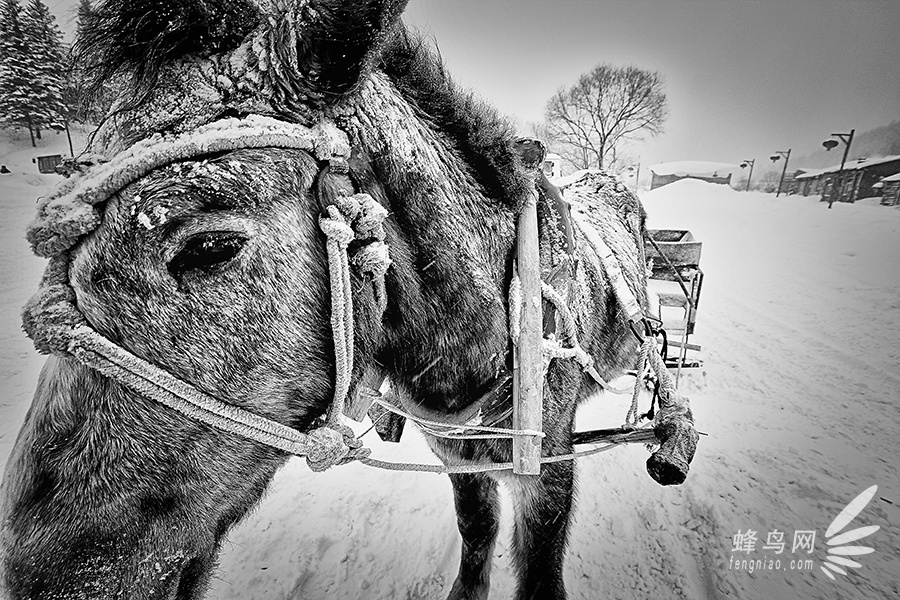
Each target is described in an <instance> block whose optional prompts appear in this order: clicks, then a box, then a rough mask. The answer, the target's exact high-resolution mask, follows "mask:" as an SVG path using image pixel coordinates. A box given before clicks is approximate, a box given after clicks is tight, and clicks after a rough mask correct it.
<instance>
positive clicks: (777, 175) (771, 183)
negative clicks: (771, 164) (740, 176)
mask: <svg viewBox="0 0 900 600" xmlns="http://www.w3.org/2000/svg"><path fill="white" fill-rule="evenodd" d="M779 181H781V171H778V170H773V171H766V172H765V173H763V174H762V176H761V177H760V178H759V181H758V182H757V183H756V184H755V185H753V186H752V187H753V189H755V190H758V191H760V192H765V193H767V194H774V193H775V192H776V191H777V190H778V182H779Z"/></svg>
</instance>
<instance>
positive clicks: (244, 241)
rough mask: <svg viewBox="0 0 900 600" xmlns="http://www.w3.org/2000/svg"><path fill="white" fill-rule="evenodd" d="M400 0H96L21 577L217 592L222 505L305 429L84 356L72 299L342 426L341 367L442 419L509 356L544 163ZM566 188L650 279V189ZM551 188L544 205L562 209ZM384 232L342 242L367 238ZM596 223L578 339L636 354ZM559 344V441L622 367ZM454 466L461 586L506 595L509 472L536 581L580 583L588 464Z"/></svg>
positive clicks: (99, 586) (228, 514)
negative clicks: (87, 135) (189, 400)
mask: <svg viewBox="0 0 900 600" xmlns="http://www.w3.org/2000/svg"><path fill="white" fill-rule="evenodd" d="M404 4H405V2H404V1H401V0H352V1H344V2H339V1H336V0H272V1H271V2H268V1H261V0H229V2H208V1H207V0H187V1H182V0H179V1H177V2H175V1H174V0H150V1H145V2H132V1H128V0H115V1H108V2H106V3H104V4H102V5H101V6H100V7H98V9H97V13H96V17H95V18H94V21H93V24H92V26H91V27H90V28H89V31H88V32H87V34H86V37H85V38H83V39H80V40H79V41H78V47H79V48H80V50H81V52H82V55H83V56H84V57H86V59H85V60H86V61H88V62H89V63H90V64H91V65H93V67H92V69H93V72H94V73H95V74H96V77H97V81H98V82H100V84H102V85H106V86H113V85H114V86H118V87H116V88H115V89H116V92H115V96H116V97H117V101H116V103H115V104H114V106H113V108H112V109H111V111H110V113H109V114H108V115H107V117H106V119H105V120H104V122H103V124H102V125H101V127H100V128H99V130H98V131H97V133H96V136H95V138H94V140H93V141H92V146H91V149H92V152H93V155H92V156H93V157H94V161H95V163H96V164H95V165H94V166H92V167H90V168H88V169H87V170H86V171H85V173H84V174H83V175H82V176H78V175H76V176H75V177H73V182H69V183H66V184H64V185H63V187H62V189H61V190H60V191H59V192H58V193H56V194H55V195H54V196H52V197H51V198H49V199H44V200H43V201H42V205H41V209H40V214H39V217H38V219H37V220H36V221H35V224H34V225H33V226H32V229H31V230H30V232H29V239H30V241H31V242H32V245H33V246H34V247H35V248H36V250H37V251H38V252H39V253H41V254H42V255H45V256H50V257H53V258H52V259H51V262H50V265H49V267H48V271H47V274H46V275H45V281H44V283H45V284H46V285H44V286H43V287H42V291H39V294H38V295H37V296H36V299H35V300H34V301H33V302H32V303H30V305H29V306H28V307H26V311H25V327H26V330H28V332H29V334H30V335H31V336H32V337H33V338H34V339H35V343H36V345H37V346H38V348H39V349H40V350H41V351H43V352H48V353H52V355H51V356H50V357H49V358H48V359H47V362H46V363H45V366H44V368H43V370H42V372H41V375H40V378H39V381H38V385H37V390H36V392H35V396H34V399H33V403H32V406H31V409H30V411H29V413H28V415H27V417H26V420H25V423H24V425H23V427H22V429H21V431H20V433H19V436H18V438H17V440H16V443H15V447H14V450H13V453H12V455H11V457H10V460H9V463H8V466H7V469H6V472H5V474H4V479H3V483H2V491H0V500H2V515H0V516H2V532H0V574H2V578H0V579H2V583H0V589H2V591H3V592H4V593H5V594H6V597H9V598H11V599H24V598H33V599H39V598H45V599H49V598H83V597H90V598H132V599H148V600H149V599H163V598H165V599H169V598H178V599H189V598H200V597H202V595H203V594H204V591H205V589H206V587H207V584H208V581H209V578H210V574H211V572H212V570H213V568H214V566H215V563H216V557H217V554H218V551H219V548H220V546H221V544H222V542H223V540H224V539H225V537H226V534H227V532H228V531H229V529H230V528H231V527H232V526H233V525H234V524H235V523H237V522H238V521H239V520H240V519H241V518H242V517H243V516H244V515H245V514H247V512H248V511H249V510H251V509H252V508H253V507H254V506H255V505H256V504H257V502H258V501H259V499H260V498H261V496H262V495H263V493H264V491H265V489H266V486H267V484H268V483H269V481H270V480H271V479H272V477H273V475H274V474H275V472H276V471H277V470H278V469H279V467H281V466H282V465H283V464H284V463H285V462H286V461H287V460H288V458H289V456H290V452H289V451H286V450H285V449H280V448H275V447H272V446H270V445H265V444H263V443H260V442H259V441H257V440H255V439H250V438H249V437H247V436H244V435H240V434H239V433H237V432H233V431H228V432H225V431H222V430H220V429H218V428H216V427H213V426H210V425H209V424H208V423H206V422H202V421H198V420H196V419H193V418H191V417H189V416H187V415H186V414H184V412H179V411H177V410H172V409H171V408H170V407H167V406H164V405H162V404H160V403H159V402H156V401H155V400H154V399H153V398H152V397H151V396H152V395H153V394H150V393H142V392H141V391H140V390H139V389H135V388H134V387H133V386H129V385H125V384H123V383H122V381H121V380H120V379H116V378H115V377H113V376H111V374H110V373H111V372H110V371H103V369H99V370H98V369H97V368H91V367H90V366H86V365H85V364H84V361H83V360H76V358H77V357H76V356H75V354H76V353H75V352H74V351H73V346H71V345H67V344H69V343H70V340H69V341H66V340H63V341H60V340H59V339H57V337H56V334H55V333H52V334H47V333H46V331H43V333H42V329H41V327H42V326H43V325H42V324H41V323H40V321H41V320H42V319H43V320H47V319H51V320H52V318H54V317H53V315H54V314H55V313H54V312H53V309H52V307H53V306H60V305H59V304H54V302H62V303H64V304H65V306H67V307H77V318H76V320H77V323H78V324H79V326H84V327H89V328H90V330H91V331H92V332H95V333H96V334H97V335H98V336H100V337H101V338H102V339H104V340H108V341H109V342H110V343H111V344H113V345H115V347H116V348H121V349H124V350H123V352H127V353H128V355H129V356H133V357H137V358H135V359H134V360H140V361H143V362H144V363H147V364H152V365H155V367H157V368H158V369H160V370H162V371H165V372H166V373H168V374H170V375H171V376H173V377H174V378H177V380H178V381H183V382H188V383H189V384H190V386H192V388H191V389H196V390H198V392H197V394H200V395H203V396H204V397H214V398H215V399H217V400H218V401H220V402H221V403H222V405H223V406H227V407H232V408H233V409H234V410H238V411H247V412H248V413H252V414H254V415H258V416H260V417H261V418H264V419H267V420H268V422H275V423H277V424H279V425H281V426H286V427H288V428H290V429H291V430H294V431H298V432H311V431H314V430H317V427H321V424H322V417H323V415H327V414H329V410H330V409H329V407H330V406H331V405H332V403H333V401H334V397H335V396H336V395H337V394H336V387H338V385H339V384H338V380H340V379H341V376H340V372H341V371H342V366H341V365H343V366H344V367H346V370H347V373H346V379H347V381H346V382H345V383H344V384H341V385H345V386H348V387H349V390H350V395H351V396H352V394H353V391H354V390H356V389H357V388H359V387H360V385H361V384H360V382H361V381H363V380H364V379H365V378H366V377H367V374H368V373H372V372H376V373H381V374H383V375H386V376H387V377H388V378H389V380H390V382H391V386H392V387H393V388H396V389H397V390H398V391H399V393H400V394H402V396H403V397H404V398H407V399H408V401H407V404H408V405H409V406H414V407H418V408H419V409H421V410H422V411H423V412H427V414H429V415H438V416H445V417H447V418H448V419H451V418H452V417H453V416H454V415H459V414H461V413H465V412H466V411H467V410H468V409H469V408H470V407H471V406H472V405H473V403H475V402H476V401H477V400H478V399H479V398H482V397H483V396H484V395H485V394H486V393H487V391H489V390H491V389H495V388H496V387H497V382H498V373H504V372H507V371H508V369H509V368H510V362H511V358H510V356H511V342H510V330H509V324H508V319H509V316H508V315H509V308H510V307H509V304H510V301H509V288H510V285H511V281H512V279H513V269H512V267H511V264H512V260H513V258H514V256H515V246H516V218H517V215H518V214H519V212H520V210H521V208H522V203H523V201H522V199H523V198H525V197H527V195H528V194H529V193H530V190H532V189H534V184H533V178H531V176H530V175H529V172H528V170H527V169H526V165H525V164H524V161H523V158H522V156H521V153H520V152H519V151H518V150H517V147H516V143H515V140H516V136H515V132H514V130H513V128H512V126H511V125H510V124H509V123H508V121H506V120H505V119H504V118H502V117H501V116H499V115H498V113H497V112H496V111H495V110H493V109H492V108H490V107H488V106H487V105H486V104H484V103H483V102H482V101H480V100H479V99H477V98H476V97H475V96H474V95H473V94H472V93H471V92H467V91H465V90H462V89H460V88H459V87H458V86H457V85H456V84H454V82H453V81H452V79H451V78H450V77H449V75H448V74H447V73H446V72H445V70H444V67H443V65H442V62H441V60H440V59H439V57H438V56H437V54H436V53H435V51H434V50H432V49H431V47H430V45H429V44H428V43H426V42H425V41H423V39H422V38H421V37H420V36H419V35H417V34H416V33H414V32H412V31H410V30H408V29H407V28H406V27H405V26H404V25H403V23H402V21H401V18H400V16H401V13H402V11H403V8H404ZM242 128H243V129H242ZM233 132H238V133H236V134H234V135H232V134H233ZM172 140H174V142H173V141H172ZM210 140H214V143H213V142H210ZM247 140H251V142H252V143H251V142H248V141H247ZM297 140H300V141H297ZM178 144H181V145H180V146H179V145H178ZM176 147H177V148H179V149H178V150H177V151H176V150H173V148H176ZM185 148H188V150H185ZM123 156H125V158H121V157H123ZM107 161H108V162H107ZM128 161H131V162H128ZM111 165H113V166H111ZM114 167H115V168H114ZM91 173H93V174H94V175H91ZM92 177H93V178H92ZM98 181H99V183H97V182H98ZM85 182H87V183H85ZM79 186H81V187H79ZM92 186H93V187H92ZM539 187H541V189H543V190H544V191H543V192H542V194H543V195H544V196H549V195H553V194H555V193H556V192H554V190H553V189H552V186H549V184H547V183H546V182H542V184H541V186H539ZM79 190H80V191H79ZM571 192H572V194H571V195H572V197H573V198H574V199H576V200H577V199H579V198H581V199H583V200H584V201H585V202H588V203H590V202H593V205H594V207H595V208H594V210H595V211H599V212H600V213H602V214H601V217H602V218H601V219H600V220H601V221H602V222H603V223H605V224H606V225H604V227H606V228H607V229H608V230H609V231H608V232H607V233H612V234H614V235H612V238H614V239H615V240H618V241H617V242H615V243H612V242H611V244H610V245H611V246H612V248H613V250H614V251H615V254H616V255H617V257H618V258H619V260H620V263H621V268H622V270H623V272H624V273H625V274H626V275H627V276H628V279H629V280H631V281H635V282H637V284H638V285H635V286H634V293H635V294H636V295H637V297H638V299H639V300H640V301H641V302H646V297H645V292H644V285H643V284H644V283H645V276H646V274H645V265H644V264H643V263H642V256H643V255H642V253H641V248H642V245H643V242H642V236H643V234H644V220H645V215H644V212H643V209H642V208H641V206H640V203H639V202H638V200H637V199H636V197H635V196H633V195H632V194H631V193H630V192H628V191H627V190H625V189H624V187H622V186H621V184H619V183H617V182H616V180H615V179H614V178H612V177H609V176H606V175H602V174H601V175H593V176H589V177H586V178H585V179H583V180H582V181H581V183H580V184H578V185H576V186H573V188H572V190H571ZM76 193H78V194H81V195H80V196H79V198H80V200H79V201H78V202H74V201H71V196H72V195H73V194H76ZM88 197H90V198H89V199H90V202H87V201H85V199H86V198H88ZM357 197H364V198H366V199H368V200H371V201H372V204H374V205H376V208H378V207H380V209H381V210H382V211H383V212H382V213H380V214H381V217H380V218H381V219H382V221H381V222H380V224H379V225H378V226H377V227H376V228H375V229H378V230H379V231H380V233H379V234H378V236H376V237H378V238H379V239H378V240H377V241H379V242H383V244H384V246H386V247H388V248H389V249H390V259H389V260H390V262H389V264H388V263H385V262H384V261H382V267H383V268H382V269H381V271H380V272H378V273H375V274H374V275H373V274H371V273H367V272H363V271H362V270H360V269H356V268H354V269H352V270H351V272H350V273H349V274H348V275H347V280H346V282H347V284H348V285H347V286H346V287H345V288H344V289H345V291H347V293H348V298H347V299H346V300H347V301H352V307H353V318H352V322H349V323H347V325H348V326H349V332H347V331H345V332H344V333H343V334H342V335H344V336H345V337H343V338H341V339H343V340H344V341H348V340H349V341H350V342H352V348H353V352H352V360H351V361H349V362H348V360H347V356H346V352H344V353H343V354H342V352H343V351H341V350H340V349H339V348H340V347H343V346H341V344H340V343H338V341H337V339H338V338H337V337H336V336H335V333H334V331H333V328H332V325H334V318H333V309H334V307H333V302H332V301H333V300H334V296H335V294H336V293H337V292H336V290H335V288H334V286H330V284H329V282H330V281H331V280H332V279H333V278H332V277H331V271H330V265H331V260H330V259H331V254H330V253H329V252H330V251H329V243H330V242H329V241H328V240H326V239H325V237H324V236H323V234H322V229H321V227H322V226H321V221H320V217H321V215H322V214H323V211H326V210H327V209H328V208H329V207H331V208H334V207H335V206H337V205H340V203H341V202H344V201H348V200H347V199H352V198H357ZM542 206H544V208H542V210H543V211H544V213H546V214H545V215H544V221H546V222H550V221H552V220H553V219H556V218H557V217H558V215H556V216H554V215H552V214H550V213H548V212H547V211H548V210H549V209H547V208H546V207H547V206H549V204H543V205H542ZM357 208H358V207H357ZM551 212H552V211H551ZM547 215H549V216H547ZM349 219H350V217H348V220H349ZM544 231H545V234H544V236H545V237H546V236H547V235H550V233H547V232H552V231H558V229H556V230H554V228H553V227H549V226H545V227H544ZM367 236H368V237H367ZM367 236H363V237H364V238H366V239H359V236H358V237H357V239H354V240H350V241H346V242H345V246H347V247H348V249H349V252H350V253H351V254H353V253H354V252H356V251H362V250H363V249H364V248H369V247H371V246H372V243H371V242H372V239H368V238H371V237H372V236H371V235H369V234H367ZM575 241H576V242H578V243H577V244H576V245H577V246H578V248H577V249H576V250H575V254H574V255H573V256H574V259H573V260H572V261H571V262H569V263H567V265H568V267H567V268H568V269H569V271H570V273H571V274H572V276H571V278H569V279H568V280H567V281H566V282H565V283H564V285H563V287H565V288H567V289H568V291H569V293H568V295H567V298H568V299H569V302H570V306H571V312H572V318H573V323H574V325H575V329H576V330H577V336H578V339H579V340H580V344H581V347H582V348H583V349H584V351H585V352H586V355H587V356H589V357H590V361H591V363H592V364H593V366H594V369H595V371H596V372H597V373H598V375H599V376H600V377H602V378H605V379H606V380H610V379H612V378H614V377H616V376H618V375H620V374H622V373H623V372H625V371H627V370H630V369H633V368H634V367H635V364H636V361H637V356H638V351H639V346H640V342H639V341H638V339H637V336H636V335H635V332H634V328H633V327H632V326H631V324H630V323H629V321H628V319H627V318H626V315H625V314H624V310H623V308H622V306H621V303H620V302H618V301H617V299H616V297H615V293H614V287H615V286H614V284H613V281H612V279H611V277H610V275H609V274H608V273H607V272H606V271H605V270H604V269H603V267H602V264H601V263H600V262H599V261H598V260H597V258H596V256H595V255H593V254H591V252H590V251H589V250H588V243H587V240H586V239H585V238H584V235H583V234H582V233H579V232H577V231H576V233H575ZM558 256H562V255H561V254H558ZM351 262H352V261H351ZM354 264H355V263H354ZM59 281H64V282H65V283H66V284H65V286H63V287H59V286H56V287H54V285H55V284H54V285H50V284H51V283H53V282H59ZM379 282H380V285H376V284H378V283H379ZM48 290H49V291H48ZM38 306H40V307H42V308H41V309H40V310H38V308H36V307H38ZM47 306H50V307H51V308H50V309H47ZM42 311H43V312H42ZM36 315H37V316H36ZM48 315H50V316H48ZM70 324H71V323H70ZM70 330H71V328H69V329H66V331H67V332H69V333H66V335H70V333H71V331H70ZM53 331H56V330H53ZM346 336H349V338H348V337H346ZM66 339H67V340H68V339H69V338H66ZM546 369H547V373H546V379H545V383H544V401H543V415H542V417H543V424H544V432H545V433H544V438H543V440H542V453H543V455H544V456H553V455H563V454H567V453H570V452H571V451H572V427H573V422H574V415H575V410H576V407H577V406H578V404H579V403H580V402H582V401H584V400H585V399H586V398H588V397H589V396H590V395H592V394H594V393H596V392H597V391H598V389H600V388H599V383H598V381H597V380H596V379H595V378H592V377H589V376H587V375H586V374H585V370H584V366H583V365H581V364H579V363H578V362H577V361H574V360H563V359H555V360H552V361H550V362H549V364H548V365H546ZM451 420H452V419H451ZM498 425H499V426H500V427H510V426H511V420H510V417H509V416H506V417H504V419H502V420H501V421H499V423H498ZM429 444H430V446H431V448H432V449H433V451H434V452H435V454H436V455H437V456H438V457H439V458H440V459H441V460H442V461H443V462H444V463H446V464H448V465H453V464H467V465H480V464H487V463H508V462H510V461H511V449H510V444H509V442H508V441H507V440H500V441H498V440H485V439H474V440H470V439H452V438H451V439H445V438H441V437H429ZM344 456H346V453H345V454H344ZM338 462H340V461H338ZM311 464H312V463H311ZM449 477H450V480H451V482H452V487H453V493H454V501H455V507H456V511H457V516H458V527H459V532H460V535H461V537H462V548H463V551H462V557H461V561H460V565H459V572H458V576H457V578H456V580H455V582H454V583H453V585H452V588H451V590H450V592H449V598H450V599H452V600H457V599H463V598H466V599H471V598H485V597H486V596H487V593H488V589H489V582H490V569H491V560H490V558H491V553H492V549H493V547H494V544H495V540H496V537H497V533H498V528H499V499H498V481H503V482H505V483H506V484H508V485H509V486H510V489H511V491H512V494H513V497H514V504H515V505H516V507H517V513H516V520H515V532H514V544H513V552H514V561H513V562H514V565H515V569H516V571H517V577H518V586H517V597H518V598H520V599H524V598H555V599H561V598H565V597H566V591H565V587H564V585H563V576H562V574H563V569H562V566H563V559H564V554H565V549H566V539H567V532H568V529H569V526H570V522H569V515H570V511H571V509H572V504H573V489H574V478H575V467H574V463H573V462H572V461H560V462H551V463H548V464H544V465H543V466H542V468H541V472H540V474H539V475H537V476H515V475H512V474H511V473H510V472H509V471H496V472H490V473H482V472H455V473H451V474H450V475H449Z"/></svg>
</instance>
